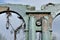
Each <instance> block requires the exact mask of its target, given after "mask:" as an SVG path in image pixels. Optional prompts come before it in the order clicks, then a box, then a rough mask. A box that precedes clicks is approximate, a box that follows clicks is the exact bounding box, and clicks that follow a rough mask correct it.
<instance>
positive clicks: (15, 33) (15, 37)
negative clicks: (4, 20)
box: [14, 31, 16, 40]
mask: <svg viewBox="0 0 60 40" xmlns="http://www.w3.org/2000/svg"><path fill="white" fill-rule="evenodd" d="M14 40H16V31H14Z"/></svg>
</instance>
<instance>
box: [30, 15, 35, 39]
mask: <svg viewBox="0 0 60 40" xmlns="http://www.w3.org/2000/svg"><path fill="white" fill-rule="evenodd" d="M29 40H36V30H35V18H34V16H30V20H29Z"/></svg>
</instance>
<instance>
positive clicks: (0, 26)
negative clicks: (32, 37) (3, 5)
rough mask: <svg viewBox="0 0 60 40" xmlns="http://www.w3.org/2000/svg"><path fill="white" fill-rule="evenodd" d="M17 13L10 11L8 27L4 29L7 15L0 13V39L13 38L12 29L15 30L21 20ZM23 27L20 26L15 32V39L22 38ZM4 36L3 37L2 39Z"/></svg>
mask: <svg viewBox="0 0 60 40" xmlns="http://www.w3.org/2000/svg"><path fill="white" fill-rule="evenodd" d="M18 17H19V16H18V15H17V14H14V13H11V16H10V17H9V23H10V25H9V29H6V26H7V25H8V24H7V15H6V13H3V14H0V40H14V30H16V29H17V28H18V27H19V26H20V25H21V24H23V21H22V20H21V19H19V18H18ZM23 29H24V28H23V27H22V28H21V29H19V30H18V31H17V33H16V40H24V37H25V35H24V32H23V31H24V30H23ZM3 38H4V39H3Z"/></svg>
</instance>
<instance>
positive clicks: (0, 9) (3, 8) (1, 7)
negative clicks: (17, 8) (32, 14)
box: [0, 6, 8, 12]
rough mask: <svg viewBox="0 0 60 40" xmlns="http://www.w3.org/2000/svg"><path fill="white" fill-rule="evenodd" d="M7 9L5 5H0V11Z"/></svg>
mask: <svg viewBox="0 0 60 40" xmlns="http://www.w3.org/2000/svg"><path fill="white" fill-rule="evenodd" d="M7 9H8V7H7V6H0V12H1V11H5V10H7Z"/></svg>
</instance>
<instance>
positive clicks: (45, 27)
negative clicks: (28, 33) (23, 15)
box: [42, 17, 49, 40]
mask: <svg viewBox="0 0 60 40" xmlns="http://www.w3.org/2000/svg"><path fill="white" fill-rule="evenodd" d="M42 40H49V31H48V21H47V19H46V18H44V17H43V18H42Z"/></svg>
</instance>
